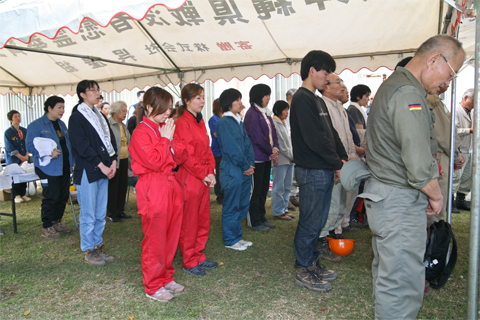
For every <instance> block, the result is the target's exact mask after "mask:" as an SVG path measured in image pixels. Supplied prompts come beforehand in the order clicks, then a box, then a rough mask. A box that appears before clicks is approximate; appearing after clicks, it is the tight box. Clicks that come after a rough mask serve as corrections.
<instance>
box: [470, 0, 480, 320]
mask: <svg viewBox="0 0 480 320" xmlns="http://www.w3.org/2000/svg"><path fill="white" fill-rule="evenodd" d="M475 7H476V18H475V29H476V30H475V95H474V106H475V109H474V110H475V111H474V124H473V127H474V128H475V129H474V131H473V134H474V137H473V139H474V140H473V155H472V157H473V172H472V176H473V183H472V202H471V205H470V207H471V209H470V210H471V211H470V248H469V249H470V250H469V259H468V296H467V319H470V320H473V319H477V318H478V263H479V239H480V235H479V230H480V229H479V225H480V219H479V212H478V211H479V200H480V168H479V167H478V166H479V165H480V162H479V156H480V130H478V126H479V125H480V123H479V118H480V110H479V102H480V95H479V93H478V90H479V87H480V61H479V58H480V57H479V50H480V19H479V17H478V15H479V7H478V3H477V4H476V5H475Z"/></svg>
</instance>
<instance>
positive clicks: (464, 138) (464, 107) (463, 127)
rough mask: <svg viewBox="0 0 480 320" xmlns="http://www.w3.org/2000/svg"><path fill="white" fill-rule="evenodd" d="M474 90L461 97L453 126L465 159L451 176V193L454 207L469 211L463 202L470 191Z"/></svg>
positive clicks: (468, 207)
mask: <svg viewBox="0 0 480 320" xmlns="http://www.w3.org/2000/svg"><path fill="white" fill-rule="evenodd" d="M474 94H475V90H474V89H473V88H471V89H468V90H467V91H465V93H464V94H463V96H462V101H460V103H459V104H458V106H457V109H456V111H457V112H456V114H455V126H456V127H457V134H458V136H459V137H460V152H461V153H462V155H463V156H464V158H465V163H464V165H463V167H462V168H461V169H459V170H457V171H455V174H454V175H453V193H454V194H455V193H456V194H457V197H456V199H455V206H456V207H457V208H458V209H461V210H468V211H470V205H469V204H468V203H467V202H466V201H465V196H466V195H467V194H468V193H469V192H470V190H471V189H472V153H473V139H472V134H473V115H472V114H471V111H472V110H473V107H474V105H473V95H474Z"/></svg>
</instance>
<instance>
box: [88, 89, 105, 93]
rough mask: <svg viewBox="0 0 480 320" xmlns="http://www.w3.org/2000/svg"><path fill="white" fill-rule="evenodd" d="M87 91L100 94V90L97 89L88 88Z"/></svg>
mask: <svg viewBox="0 0 480 320" xmlns="http://www.w3.org/2000/svg"><path fill="white" fill-rule="evenodd" d="M87 90H90V91H92V92H98V93H100V92H102V90H101V89H100V88H98V89H91V88H88V89H87Z"/></svg>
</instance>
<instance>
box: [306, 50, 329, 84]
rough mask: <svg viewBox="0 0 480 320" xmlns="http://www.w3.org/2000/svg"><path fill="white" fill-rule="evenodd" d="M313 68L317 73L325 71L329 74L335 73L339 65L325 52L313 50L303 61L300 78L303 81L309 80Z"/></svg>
mask: <svg viewBox="0 0 480 320" xmlns="http://www.w3.org/2000/svg"><path fill="white" fill-rule="evenodd" d="M311 67H314V68H315V70H317V71H320V70H325V71H326V72H328V73H333V72H334V71H335V68H336V67H337V64H336V63H335V60H333V58H332V56H331V55H329V54H328V53H326V52H325V51H321V50H312V51H310V52H309V53H307V55H306V56H305V57H304V58H303V59H302V63H301V66H300V76H301V77H302V80H305V79H307V78H308V73H309V72H310V68H311Z"/></svg>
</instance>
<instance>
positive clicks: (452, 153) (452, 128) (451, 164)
mask: <svg viewBox="0 0 480 320" xmlns="http://www.w3.org/2000/svg"><path fill="white" fill-rule="evenodd" d="M456 84H457V81H456V80H455V79H453V81H452V88H451V89H452V94H451V100H450V106H451V110H450V114H451V117H450V159H449V162H448V168H449V170H448V193H447V194H448V195H449V199H447V212H446V213H447V217H446V218H447V222H448V223H450V224H452V195H453V168H454V163H455V148H456V147H458V146H455V131H456V130H455V119H456V118H455V117H456V113H457V108H456V107H455V100H456V91H457V86H456ZM449 256H450V252H449V255H448V257H449ZM448 257H447V260H448Z"/></svg>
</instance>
